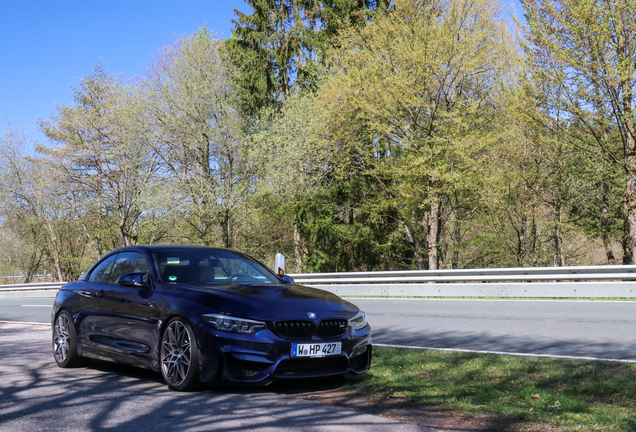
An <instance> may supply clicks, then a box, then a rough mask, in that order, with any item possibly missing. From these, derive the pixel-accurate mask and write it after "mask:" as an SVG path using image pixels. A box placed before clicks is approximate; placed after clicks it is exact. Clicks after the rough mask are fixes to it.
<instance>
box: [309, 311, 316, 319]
mask: <svg viewBox="0 0 636 432" xmlns="http://www.w3.org/2000/svg"><path fill="white" fill-rule="evenodd" d="M307 316H308V317H309V318H311V319H316V318H318V315H316V314H315V313H313V312H307Z"/></svg>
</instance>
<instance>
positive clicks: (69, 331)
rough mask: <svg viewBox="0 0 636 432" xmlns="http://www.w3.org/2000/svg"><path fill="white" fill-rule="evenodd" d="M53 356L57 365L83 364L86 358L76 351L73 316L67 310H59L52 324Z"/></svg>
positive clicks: (72, 365) (73, 365) (86, 361)
mask: <svg viewBox="0 0 636 432" xmlns="http://www.w3.org/2000/svg"><path fill="white" fill-rule="evenodd" d="M53 358H55V362H56V363H57V365H58V366H59V367H62V368H72V367H79V366H85V365H86V363H88V360H89V359H87V358H85V357H82V356H80V355H79V354H78V353H77V336H76V334H75V326H74V325H73V318H72V317H71V314H70V313H68V311H65V310H63V311H61V312H60V313H59V314H58V315H57V317H55V322H54V324H53Z"/></svg>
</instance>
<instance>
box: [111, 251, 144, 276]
mask: <svg viewBox="0 0 636 432" xmlns="http://www.w3.org/2000/svg"><path fill="white" fill-rule="evenodd" d="M148 270H149V268H148V261H147V260H146V257H145V256H144V255H143V254H141V253H139V252H121V253H119V254H117V259H116V260H115V263H114V265H113V269H112V271H111V272H110V273H109V274H108V276H107V277H106V278H105V280H104V281H103V282H106V283H117V279H119V277H120V276H123V275H125V274H128V273H144V272H148Z"/></svg>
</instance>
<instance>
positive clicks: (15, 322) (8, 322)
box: [0, 321, 51, 326]
mask: <svg viewBox="0 0 636 432" xmlns="http://www.w3.org/2000/svg"><path fill="white" fill-rule="evenodd" d="M0 324H34V325H45V326H51V324H50V323H41V322H32V321H0Z"/></svg>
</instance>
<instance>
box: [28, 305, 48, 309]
mask: <svg viewBox="0 0 636 432" xmlns="http://www.w3.org/2000/svg"><path fill="white" fill-rule="evenodd" d="M20 306H22V307H47V308H52V307H53V305H20Z"/></svg>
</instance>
